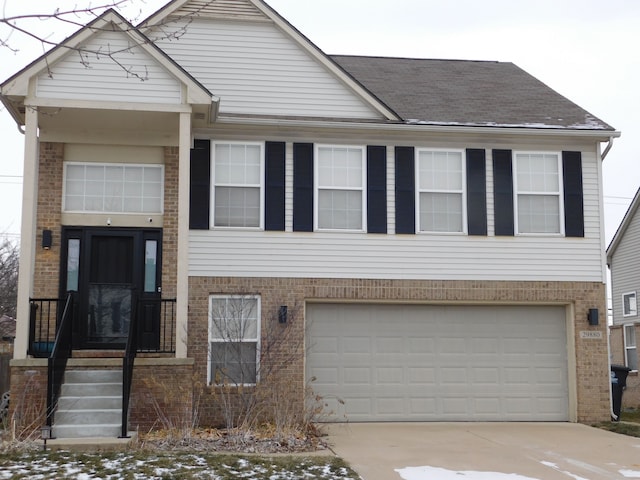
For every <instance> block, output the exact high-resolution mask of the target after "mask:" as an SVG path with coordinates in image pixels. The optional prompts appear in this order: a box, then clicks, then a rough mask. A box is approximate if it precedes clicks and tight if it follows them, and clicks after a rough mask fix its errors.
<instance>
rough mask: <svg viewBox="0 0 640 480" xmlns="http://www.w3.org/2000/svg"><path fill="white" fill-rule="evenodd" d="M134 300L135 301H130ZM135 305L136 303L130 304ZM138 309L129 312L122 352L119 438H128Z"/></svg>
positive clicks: (136, 347)
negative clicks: (127, 328) (125, 340)
mask: <svg viewBox="0 0 640 480" xmlns="http://www.w3.org/2000/svg"><path fill="white" fill-rule="evenodd" d="M132 300H135V299H132ZM131 303H132V304H133V305H136V304H137V302H135V301H134V302H131ZM139 310H140V306H139V305H138V308H134V309H133V311H132V312H131V318H130V320H129V338H127V346H126V348H125V350H124V357H123V358H122V426H121V431H120V438H128V437H129V428H128V427H129V398H130V397H131V380H132V379H133V364H134V363H135V360H136V353H137V352H138V311H139Z"/></svg>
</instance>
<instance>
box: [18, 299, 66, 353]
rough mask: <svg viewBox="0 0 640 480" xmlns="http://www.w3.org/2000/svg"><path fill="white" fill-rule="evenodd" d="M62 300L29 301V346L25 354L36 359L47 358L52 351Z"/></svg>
mask: <svg viewBox="0 0 640 480" xmlns="http://www.w3.org/2000/svg"><path fill="white" fill-rule="evenodd" d="M60 305H64V299H61V298H31V299H29V346H28V351H27V354H29V355H31V356H32V357H36V358H48V357H49V355H51V350H53V342H54V341H55V339H56V333H57V331H58V323H59V318H60V315H61V314H62V309H61V308H60Z"/></svg>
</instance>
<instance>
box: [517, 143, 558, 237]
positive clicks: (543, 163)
mask: <svg viewBox="0 0 640 480" xmlns="http://www.w3.org/2000/svg"><path fill="white" fill-rule="evenodd" d="M560 162H561V158H560V154H558V153H529V152H516V153H515V161H514V191H515V212H516V231H517V233H548V234H554V233H555V234H563V233H564V223H563V222H562V218H563V204H562V202H563V199H562V168H561V163H560Z"/></svg>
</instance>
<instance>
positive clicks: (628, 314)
mask: <svg viewBox="0 0 640 480" xmlns="http://www.w3.org/2000/svg"><path fill="white" fill-rule="evenodd" d="M627 295H633V297H634V298H635V299H636V311H635V312H633V311H630V312H629V313H626V312H625V311H624V297H626V296H627ZM621 298H622V316H623V317H637V316H638V295H637V293H636V292H635V291H633V292H625V293H623V294H622V297H621Z"/></svg>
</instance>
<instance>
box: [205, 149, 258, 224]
mask: <svg viewBox="0 0 640 480" xmlns="http://www.w3.org/2000/svg"><path fill="white" fill-rule="evenodd" d="M213 146H214V148H213V165H214V168H213V169H212V170H213V188H214V195H213V209H212V211H213V225H214V226H216V227H256V228H257V227H262V208H263V201H262V197H263V195H262V188H263V187H262V179H263V178H264V161H263V159H264V147H263V145H262V144H261V143H231V142H228V143H218V142H215V143H214V144H213Z"/></svg>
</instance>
